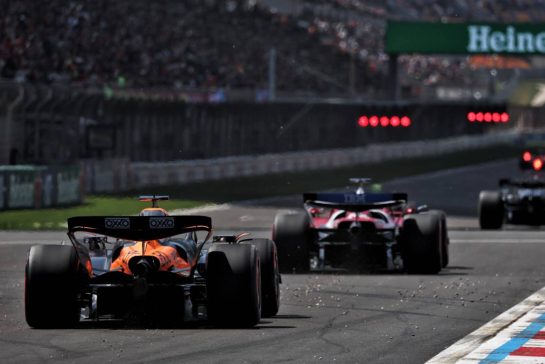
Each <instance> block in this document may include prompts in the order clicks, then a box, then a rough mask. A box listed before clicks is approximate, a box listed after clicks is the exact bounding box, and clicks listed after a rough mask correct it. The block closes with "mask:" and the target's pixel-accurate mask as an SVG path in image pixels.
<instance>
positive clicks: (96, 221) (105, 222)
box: [68, 216, 212, 241]
mask: <svg viewBox="0 0 545 364" xmlns="http://www.w3.org/2000/svg"><path fill="white" fill-rule="evenodd" d="M211 230H212V219H211V218H210V217H208V216H79V217H71V218H69V219H68V232H69V233H74V232H77V231H84V232H89V233H94V234H100V235H107V236H111V237H114V238H118V239H124V240H137V241H149V240H156V239H163V238H167V237H170V236H174V235H178V234H183V233H187V232H192V231H208V232H210V231H211Z"/></svg>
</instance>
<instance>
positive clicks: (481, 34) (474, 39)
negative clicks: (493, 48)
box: [467, 25, 490, 53]
mask: <svg viewBox="0 0 545 364" xmlns="http://www.w3.org/2000/svg"><path fill="white" fill-rule="evenodd" d="M468 30H469V46H468V47H467V50H468V51H469V52H471V53H475V52H488V33H489V32H490V27H489V26H478V25H470V26H469V27H468Z"/></svg>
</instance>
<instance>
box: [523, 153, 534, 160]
mask: <svg viewBox="0 0 545 364" xmlns="http://www.w3.org/2000/svg"><path fill="white" fill-rule="evenodd" d="M531 159H532V153H530V152H524V153H523V154H522V160H523V161H525V162H529V161H530V160H531Z"/></svg>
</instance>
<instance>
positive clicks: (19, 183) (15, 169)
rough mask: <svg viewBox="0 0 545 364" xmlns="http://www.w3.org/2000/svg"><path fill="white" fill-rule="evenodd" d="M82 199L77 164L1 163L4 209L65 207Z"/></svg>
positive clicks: (0, 200) (0, 191)
mask: <svg viewBox="0 0 545 364" xmlns="http://www.w3.org/2000/svg"><path fill="white" fill-rule="evenodd" d="M82 201H83V190H82V185H81V173H80V169H79V167H77V166H69V167H65V166H63V167H57V166H50V167H41V166H40V167H38V166H0V210H8V209H24V208H41V207H55V206H65V205H73V204H77V203H81V202H82Z"/></svg>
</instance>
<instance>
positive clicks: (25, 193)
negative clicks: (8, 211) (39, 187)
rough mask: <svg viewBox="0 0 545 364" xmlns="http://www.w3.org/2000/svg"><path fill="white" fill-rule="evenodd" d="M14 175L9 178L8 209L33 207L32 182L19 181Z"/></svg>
mask: <svg viewBox="0 0 545 364" xmlns="http://www.w3.org/2000/svg"><path fill="white" fill-rule="evenodd" d="M20 179H21V178H18V177H17V176H15V175H13V174H12V175H10V176H9V180H10V182H9V194H8V207H10V208H13V207H32V206H34V183H33V182H32V181H20Z"/></svg>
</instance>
